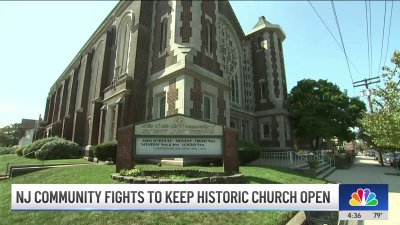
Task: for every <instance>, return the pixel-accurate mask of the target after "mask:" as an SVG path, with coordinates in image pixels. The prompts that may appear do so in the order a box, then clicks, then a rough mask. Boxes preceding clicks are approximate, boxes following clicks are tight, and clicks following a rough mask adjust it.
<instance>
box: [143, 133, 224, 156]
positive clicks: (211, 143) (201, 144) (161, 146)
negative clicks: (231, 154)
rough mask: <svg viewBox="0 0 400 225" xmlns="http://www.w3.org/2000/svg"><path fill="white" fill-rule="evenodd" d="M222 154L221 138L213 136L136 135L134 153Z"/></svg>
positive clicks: (163, 154) (166, 154)
mask: <svg viewBox="0 0 400 225" xmlns="http://www.w3.org/2000/svg"><path fill="white" fill-rule="evenodd" d="M221 154H222V141H221V138H215V137H148V136H147V137H136V155H157V156H169V155H213V156H220V155H221Z"/></svg>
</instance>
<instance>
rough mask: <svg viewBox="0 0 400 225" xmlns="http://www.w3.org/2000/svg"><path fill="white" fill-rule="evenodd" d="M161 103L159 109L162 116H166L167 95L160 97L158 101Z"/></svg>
mask: <svg viewBox="0 0 400 225" xmlns="http://www.w3.org/2000/svg"><path fill="white" fill-rule="evenodd" d="M158 104H159V107H158V108H159V110H160V114H159V115H160V118H164V117H165V96H162V97H161V98H160V102H159V103H158Z"/></svg>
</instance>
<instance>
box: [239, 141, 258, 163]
mask: <svg viewBox="0 0 400 225" xmlns="http://www.w3.org/2000/svg"><path fill="white" fill-rule="evenodd" d="M260 156H261V147H260V146H259V145H257V144H253V143H251V142H248V141H239V162H240V164H241V165H244V164H247V163H250V162H252V161H254V160H256V159H258V158H260Z"/></svg>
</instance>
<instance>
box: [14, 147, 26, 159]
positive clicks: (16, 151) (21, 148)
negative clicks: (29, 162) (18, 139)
mask: <svg viewBox="0 0 400 225" xmlns="http://www.w3.org/2000/svg"><path fill="white" fill-rule="evenodd" d="M25 147H26V146H23V147H19V148H17V150H15V153H16V154H17V156H19V157H21V156H22V155H23V154H24V149H25Z"/></svg>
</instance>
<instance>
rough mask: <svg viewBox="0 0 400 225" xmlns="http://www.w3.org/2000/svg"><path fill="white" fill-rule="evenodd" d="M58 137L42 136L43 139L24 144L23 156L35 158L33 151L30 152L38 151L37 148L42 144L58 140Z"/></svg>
mask: <svg viewBox="0 0 400 225" xmlns="http://www.w3.org/2000/svg"><path fill="white" fill-rule="evenodd" d="M60 139H61V138H59V137H49V138H43V139H39V140H36V141H35V142H33V143H32V144H30V145H27V146H25V148H24V150H23V156H25V157H26V158H35V153H32V152H36V151H39V149H40V148H42V146H43V145H45V144H47V143H49V142H51V141H54V140H60Z"/></svg>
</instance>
